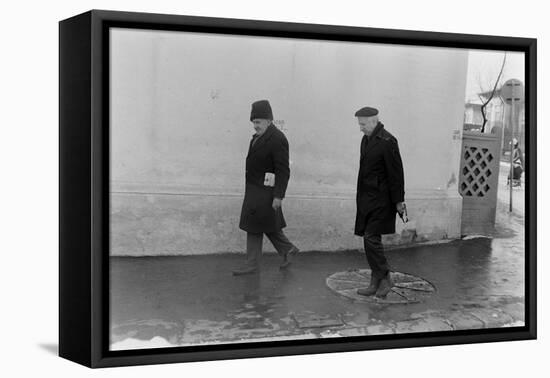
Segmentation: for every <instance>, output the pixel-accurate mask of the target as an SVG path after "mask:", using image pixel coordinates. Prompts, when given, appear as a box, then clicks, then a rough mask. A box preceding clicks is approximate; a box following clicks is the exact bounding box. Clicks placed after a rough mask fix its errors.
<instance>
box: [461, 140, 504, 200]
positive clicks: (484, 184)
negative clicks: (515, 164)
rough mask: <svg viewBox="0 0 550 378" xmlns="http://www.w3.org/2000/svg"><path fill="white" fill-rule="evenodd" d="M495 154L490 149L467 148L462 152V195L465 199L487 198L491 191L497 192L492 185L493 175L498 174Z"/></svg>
mask: <svg viewBox="0 0 550 378" xmlns="http://www.w3.org/2000/svg"><path fill="white" fill-rule="evenodd" d="M495 159H497V156H495V153H494V152H492V151H490V150H489V149H488V148H483V147H478V146H465V147H464V148H463V150H462V162H463V164H462V170H461V172H460V173H461V180H460V186H459V189H460V194H461V195H462V196H463V197H486V196H488V195H489V192H490V191H494V190H497V188H495V187H494V186H495V185H494V184H492V181H494V180H493V178H492V177H491V176H492V175H494V174H496V173H497V172H495V169H494V168H493V166H494V165H495V161H494V160H495Z"/></svg>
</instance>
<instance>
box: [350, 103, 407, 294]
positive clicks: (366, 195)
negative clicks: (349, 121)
mask: <svg viewBox="0 0 550 378" xmlns="http://www.w3.org/2000/svg"><path fill="white" fill-rule="evenodd" d="M355 116H356V117H357V121H358V123H359V129H360V130H361V132H362V133H363V134H364V136H363V139H362V140H361V158H360V163H359V175H358V178H357V198H356V200H357V215H356V218H355V235H358V236H361V237H363V244H364V247H365V254H366V256H367V261H368V263H369V266H370V268H371V271H372V274H371V281H370V285H369V286H368V287H367V288H361V289H358V290H357V293H358V294H360V295H366V296H370V295H376V297H379V298H384V297H386V295H387V294H388V293H389V292H390V290H391V288H392V286H393V282H392V280H391V274H390V270H389V266H388V261H387V260H386V257H385V255H384V247H383V245H382V234H393V233H395V220H396V214H397V213H399V214H403V213H404V211H405V204H404V197H405V190H404V186H405V183H404V177H403V164H402V161H401V155H400V154H399V147H398V145H397V139H395V137H394V136H393V135H391V134H390V133H389V132H388V131H387V130H386V129H385V128H384V125H383V124H382V123H381V122H380V121H379V120H378V110H377V109H375V108H371V107H364V108H361V109H359V110H358V111H357V112H356V113H355Z"/></svg>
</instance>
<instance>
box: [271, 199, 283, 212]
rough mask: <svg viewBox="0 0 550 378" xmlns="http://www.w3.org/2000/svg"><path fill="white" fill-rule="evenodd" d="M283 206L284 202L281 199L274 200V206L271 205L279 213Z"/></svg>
mask: <svg viewBox="0 0 550 378" xmlns="http://www.w3.org/2000/svg"><path fill="white" fill-rule="evenodd" d="M282 204H283V200H282V199H280V198H273V204H272V205H271V206H272V207H273V210H275V211H277V210H279V209H280V208H281V205H282Z"/></svg>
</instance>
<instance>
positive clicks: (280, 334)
mask: <svg viewBox="0 0 550 378" xmlns="http://www.w3.org/2000/svg"><path fill="white" fill-rule="evenodd" d="M506 221H507V223H506V224H507V226H508V225H509V228H508V229H507V230H505V231H503V232H502V233H501V234H500V235H497V238H495V239H492V238H486V237H481V238H474V239H471V240H457V241H453V242H450V243H445V244H439V245H427V246H415V247H411V248H407V249H399V250H393V251H391V250H390V251H387V256H388V259H389V261H390V263H391V266H392V270H394V271H398V272H404V273H408V274H412V275H414V276H417V277H421V278H422V279H424V280H427V281H428V282H430V283H431V284H432V285H434V286H435V288H436V292H435V293H434V294H433V295H431V296H430V297H427V298H426V299H425V300H424V301H422V303H410V304H406V305H384V304H372V303H358V302H353V301H351V300H349V299H347V298H343V297H342V296H339V295H337V294H335V293H334V292H333V291H331V290H330V289H329V288H328V287H327V286H326V284H325V282H326V279H327V277H329V276H330V275H332V274H333V273H335V272H340V271H345V270H348V269H364V268H368V266H367V263H366V260H365V257H364V255H363V253H360V252H359V251H345V252H306V253H301V254H299V255H298V256H296V258H295V260H294V262H293V264H292V266H291V268H290V269H289V270H287V271H280V270H279V269H278V263H279V261H278V256H276V255H273V254H266V255H264V257H263V260H262V269H261V272H260V273H258V274H254V275H249V276H242V277H233V276H232V275H231V270H232V269H233V268H235V267H237V266H238V265H240V263H242V259H243V256H242V255H236V254H221V255H207V256H173V257H138V258H135V257H134V258H132V257H112V258H111V269H110V277H111V345H112V348H113V349H129V348H149V347H163V346H171V345H189V344H200V343H230V342H243V341H258V340H278V339H284V340H288V339H292V338H301V339H303V338H310V337H338V336H347V335H368V334H383V333H402V332H418V331H430V330H432V331H436V330H452V329H472V328H481V327H500V326H510V325H523V321H524V299H523V298H524V292H525V288H524V272H525V265H524V263H525V261H524V242H523V234H522V232H523V230H522V227H520V226H521V224H520V222H519V221H518V219H515V220H514V219H508V220H506ZM510 227H511V228H510ZM503 236H505V237H503Z"/></svg>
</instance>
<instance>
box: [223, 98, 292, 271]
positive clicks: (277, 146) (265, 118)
mask: <svg viewBox="0 0 550 378" xmlns="http://www.w3.org/2000/svg"><path fill="white" fill-rule="evenodd" d="M250 121H251V122H252V123H253V127H254V130H255V131H256V133H255V134H254V135H253V137H252V140H251V141H250V146H249V148H248V155H247V157H246V174H245V178H246V185H245V194H244V201H243V206H242V210H241V219H240V222H239V227H240V228H241V229H242V230H244V231H246V233H247V234H246V235H247V236H246V263H245V264H244V266H242V267H241V268H239V269H237V270H234V271H233V274H234V275H242V274H250V273H255V272H257V271H258V269H259V262H260V257H261V254H262V243H263V235H264V234H265V235H266V236H267V238H268V239H269V240H270V241H271V243H272V244H273V246H274V247H275V249H276V250H277V252H278V253H279V255H280V256H281V257H282V263H281V265H280V268H281V269H285V268H287V267H288V265H289V264H290V256H292V255H294V254H295V253H296V252H298V248H297V247H296V246H295V245H294V244H292V243H291V242H290V241H289V240H288V238H287V237H286V235H285V234H284V233H283V228H284V227H286V222H285V218H284V216H283V210H282V201H283V199H284V198H285V192H286V188H287V185H288V180H289V178H290V167H289V156H288V155H289V153H288V150H289V148H288V141H287V139H286V137H285V135H284V134H283V132H282V131H280V130H279V129H278V128H277V127H275V125H274V124H273V112H272V110H271V105H270V104H269V102H268V101H267V100H260V101H256V102H254V103H253V104H252V110H251V113H250Z"/></svg>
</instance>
